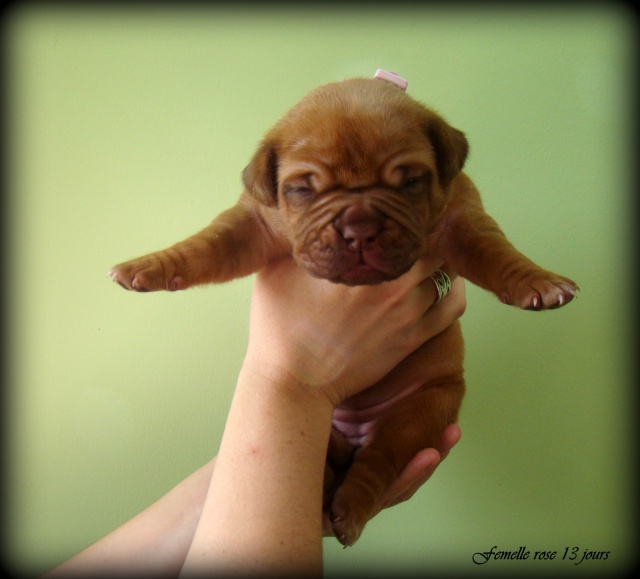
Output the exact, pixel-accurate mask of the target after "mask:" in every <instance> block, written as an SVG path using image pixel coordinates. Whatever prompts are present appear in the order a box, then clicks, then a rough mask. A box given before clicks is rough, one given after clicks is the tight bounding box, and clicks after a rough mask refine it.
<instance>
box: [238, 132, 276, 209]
mask: <svg viewBox="0 0 640 579" xmlns="http://www.w3.org/2000/svg"><path fill="white" fill-rule="evenodd" d="M242 182H243V183H244V186H245V187H246V189H247V191H248V192H249V193H250V194H251V195H253V197H255V198H256V199H257V200H258V201H260V202H261V203H264V204H265V205H269V206H273V205H275V204H276V203H277V202H278V161H277V156H276V151H275V147H274V146H273V145H272V144H271V143H269V142H267V141H263V142H262V143H261V144H260V147H258V150H257V151H256V153H255V155H254V156H253V159H251V162H250V163H249V164H248V165H247V166H246V167H245V169H244V171H242Z"/></svg>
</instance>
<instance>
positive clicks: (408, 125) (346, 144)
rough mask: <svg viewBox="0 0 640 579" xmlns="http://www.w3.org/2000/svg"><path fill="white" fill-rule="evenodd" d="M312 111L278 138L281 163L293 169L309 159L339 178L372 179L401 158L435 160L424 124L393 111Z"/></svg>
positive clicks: (345, 179) (423, 162)
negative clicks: (281, 137)
mask: <svg viewBox="0 0 640 579" xmlns="http://www.w3.org/2000/svg"><path fill="white" fill-rule="evenodd" d="M318 113H319V111H310V113H309V114H308V115H305V116H306V118H304V119H303V118H302V117H298V119H297V123H296V125H295V127H292V128H291V130H289V131H287V134H286V136H285V137H284V139H283V140H282V141H281V142H280V150H279V154H278V157H279V158H280V160H281V163H282V164H283V165H285V166H287V167H288V168H289V169H292V170H294V169H295V167H296V165H300V166H301V167H302V166H304V165H305V164H306V163H308V162H309V161H313V162H315V163H317V164H320V165H321V166H323V167H324V168H326V170H328V171H330V172H331V173H333V174H334V175H335V177H336V178H337V179H339V180H341V181H351V180H367V179H370V178H374V175H377V174H378V173H379V171H380V169H381V168H382V167H383V166H384V165H385V164H387V163H390V162H395V160H397V159H407V162H413V163H422V164H425V165H428V164H431V162H432V161H433V150H432V147H431V144H430V143H429V140H428V138H427V135H426V133H425V131H424V130H423V128H422V126H421V123H419V122H418V120H417V119H414V118H406V116H402V115H400V114H395V115H394V114H393V111H384V112H383V113H372V112H368V111H358V112H351V113H350V114H345V113H338V112H335V111H333V112H332V113H331V114H326V115H322V114H318Z"/></svg>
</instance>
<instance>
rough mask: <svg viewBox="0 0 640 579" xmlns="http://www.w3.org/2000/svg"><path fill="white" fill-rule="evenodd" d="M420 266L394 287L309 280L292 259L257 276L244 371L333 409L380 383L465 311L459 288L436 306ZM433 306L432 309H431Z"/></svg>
mask: <svg viewBox="0 0 640 579" xmlns="http://www.w3.org/2000/svg"><path fill="white" fill-rule="evenodd" d="M440 265H441V263H440V262H438V261H436V260H427V259H421V260H419V261H418V262H417V263H416V264H415V265H414V266H413V268H412V269H411V270H410V271H409V272H407V273H406V274H405V275H403V276H401V277H400V278H399V279H397V280H393V281H390V282H385V283H381V284H378V285H374V286H356V287H349V286H345V285H341V284H334V283H331V282H329V281H326V280H322V279H315V278H312V277H311V276H309V275H308V274H307V273H306V272H305V271H304V270H302V269H301V268H299V267H298V266H297V265H296V264H295V263H294V262H293V261H292V260H290V259H284V260H280V261H278V262H275V263H272V264H269V265H268V266H267V267H265V268H263V269H262V270H260V271H259V272H258V274H257V276H256V282H255V285H254V291H253V299H252V305H251V321H250V334H249V347H248V350H247V357H246V358H245V364H247V363H248V364H250V365H251V367H252V369H253V371H256V372H259V373H260V374H261V375H262V376H263V377H264V378H266V379H270V380H273V381H275V382H278V381H282V380H283V379H284V380H286V381H289V382H290V381H293V382H295V383H297V384H300V385H303V386H311V387H315V390H317V391H320V392H321V393H322V394H324V395H326V397H327V398H328V399H329V401H330V402H331V403H332V404H333V405H334V406H336V405H337V404H339V403H340V402H341V401H342V400H344V399H346V398H348V397H349V396H352V395H354V394H356V393H358V392H359V391H360V390H362V389H364V388H366V387H368V386H370V385H371V384H374V383H375V382H377V381H378V380H380V379H381V378H382V377H383V376H385V375H386V374H387V373H388V372H389V371H390V370H391V369H392V368H393V367H394V366H396V365H397V364H398V363H399V362H400V361H401V360H403V359H404V358H405V357H406V356H408V355H409V354H410V353H411V352H412V351H414V350H415V349H416V348H417V347H418V346H420V345H421V344H422V343H424V342H425V341H427V340H428V339H430V338H432V337H433V336H435V335H437V334H438V333H440V332H441V331H443V330H444V329H445V328H447V327H448V326H449V325H450V324H451V323H452V322H453V321H454V320H455V319H457V318H458V317H460V316H461V315H462V313H463V312H464V309H465V306H466V301H465V294H464V283H463V280H462V279H461V278H458V277H457V275H456V274H455V273H454V272H451V271H448V273H449V276H450V277H451V280H452V291H451V293H450V294H449V295H448V296H447V297H446V298H444V299H443V300H442V301H440V302H439V303H438V304H436V305H435V306H434V303H435V301H436V298H437V291H436V287H435V284H434V282H433V280H431V279H430V275H431V274H432V273H433V272H434V271H435V270H436V269H437V268H438V267H439V266H440ZM432 306H433V307H432Z"/></svg>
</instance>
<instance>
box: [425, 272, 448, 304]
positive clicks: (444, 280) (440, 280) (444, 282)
mask: <svg viewBox="0 0 640 579" xmlns="http://www.w3.org/2000/svg"><path fill="white" fill-rule="evenodd" d="M430 277H431V279H432V280H433V283H435V284H436V289H437V290H438V299H437V300H436V303H438V302H439V301H440V300H441V299H442V298H443V297H445V296H446V295H447V294H448V293H449V292H450V291H451V278H449V276H448V275H447V274H446V273H445V272H444V271H442V270H441V269H438V270H436V271H435V272H434V274H433V275H431V276H430Z"/></svg>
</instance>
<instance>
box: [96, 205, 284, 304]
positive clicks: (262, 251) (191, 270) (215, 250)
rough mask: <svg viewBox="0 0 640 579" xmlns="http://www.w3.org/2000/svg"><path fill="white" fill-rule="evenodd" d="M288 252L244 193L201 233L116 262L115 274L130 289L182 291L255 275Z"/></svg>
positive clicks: (112, 276)
mask: <svg viewBox="0 0 640 579" xmlns="http://www.w3.org/2000/svg"><path fill="white" fill-rule="evenodd" d="M286 251H287V250H286V247H285V244H284V243H283V242H282V240H281V239H280V238H279V237H278V236H277V235H276V234H275V233H274V232H273V231H272V230H271V229H270V228H269V227H268V226H267V225H266V223H265V221H264V219H263V218H262V216H261V214H260V211H259V210H258V208H257V207H256V206H255V205H254V204H253V203H252V201H251V200H249V199H247V198H246V197H244V196H243V197H241V198H240V200H239V201H238V203H237V204H236V205H234V206H233V207H231V208H230V209H228V210H227V211H224V212H223V213H221V214H220V215H219V216H218V217H216V218H215V219H214V220H213V221H212V222H211V224H210V225H209V226H208V227H206V228H204V229H203V230H201V231H199V232H198V233H196V234H195V235H192V236H190V237H188V238H187V239H185V240H183V241H180V242H178V243H176V244H174V245H172V246H171V247H168V248H167V249H164V250H162V251H157V252H154V253H150V254H148V255H145V256H142V257H138V258H136V259H133V260H130V261H126V262H124V263H121V264H119V265H116V266H115V267H114V268H112V269H111V271H110V272H109V276H110V277H111V279H113V280H114V281H115V282H117V283H118V284H120V285H121V286H122V287H124V288H125V289H128V290H135V291H138V292H149V291H157V290H168V291H176V290H182V289H186V288H188V287H191V286H194V285H200V284H206V283H220V282H225V281H229V280H232V279H235V278H239V277H243V276H245V275H249V274H251V273H253V272H255V271H257V270H258V269H260V268H261V267H262V266H263V265H265V264H266V263H267V262H268V261H270V260H271V259H273V258H274V257H277V256H278V255H281V254H284V253H286Z"/></svg>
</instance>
